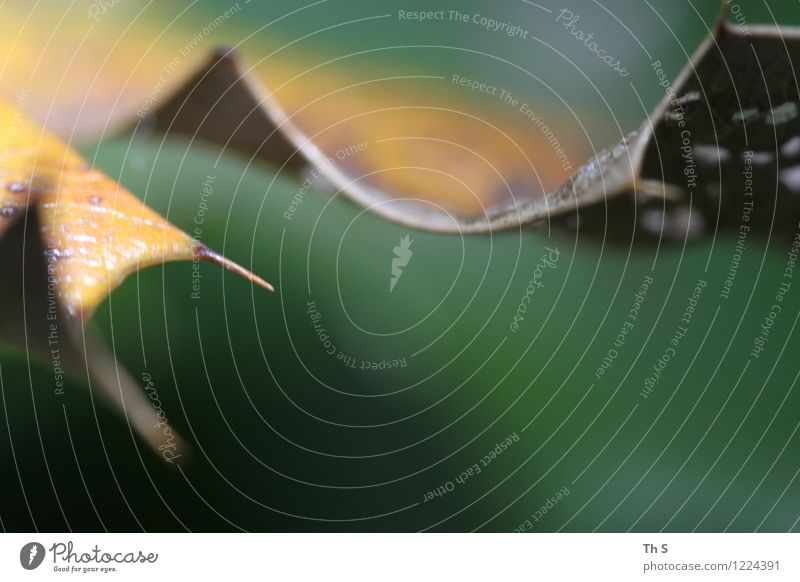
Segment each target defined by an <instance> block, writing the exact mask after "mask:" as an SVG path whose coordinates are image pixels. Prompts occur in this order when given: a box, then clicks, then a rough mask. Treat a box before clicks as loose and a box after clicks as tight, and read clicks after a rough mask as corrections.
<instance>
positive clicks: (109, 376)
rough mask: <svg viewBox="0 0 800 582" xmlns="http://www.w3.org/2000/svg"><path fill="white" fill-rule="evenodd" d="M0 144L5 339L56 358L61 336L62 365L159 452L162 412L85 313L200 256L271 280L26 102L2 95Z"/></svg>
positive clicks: (0, 292)
mask: <svg viewBox="0 0 800 582" xmlns="http://www.w3.org/2000/svg"><path fill="white" fill-rule="evenodd" d="M0 147H1V148H2V149H0V243H2V250H0V262H2V264H4V266H5V270H4V275H3V286H2V288H0V301H2V304H3V308H2V313H1V314H0V315H2V318H1V319H0V339H3V340H4V341H6V342H9V343H12V344H15V345H17V346H18V347H21V348H23V349H24V350H26V352H28V353H31V352H32V353H38V354H39V355H45V356H50V357H51V358H52V357H53V345H54V344H53V343H52V342H51V340H54V341H55V342H56V344H57V345H58V348H57V350H58V352H57V353H58V356H57V360H58V362H59V366H61V363H62V361H63V365H64V366H65V367H66V368H67V370H68V371H69V372H71V373H73V374H82V373H86V375H87V380H88V381H89V382H90V383H91V384H93V385H94V386H95V387H96V388H98V389H100V391H101V393H102V394H103V395H104V396H105V397H106V399H108V400H110V401H111V402H112V403H113V404H115V405H117V407H118V408H120V409H121V410H122V411H123V412H124V413H125V414H126V416H127V417H128V418H129V420H130V421H131V423H132V424H133V426H134V427H136V429H137V431H138V432H139V433H140V435H141V436H142V437H143V438H144V439H145V440H146V441H147V442H148V443H149V444H150V445H151V446H152V447H154V448H155V449H158V448H159V446H161V444H162V442H161V437H162V436H163V430H154V427H156V426H158V425H159V422H160V421H161V420H162V419H159V418H158V417H157V415H156V411H155V409H154V408H153V406H152V404H151V403H150V402H149V401H148V399H147V398H146V397H145V396H144V395H143V393H142V392H141V391H140V389H139V388H138V386H137V384H136V382H135V381H133V380H132V379H131V378H130V376H129V375H128V374H127V373H126V372H125V371H124V370H121V369H120V367H119V366H118V365H117V364H116V362H115V360H114V358H113V356H112V355H111V354H109V353H108V352H107V350H106V349H105V348H104V347H102V343H101V342H100V341H98V339H96V338H95V337H94V336H93V333H92V332H91V331H89V330H86V329H84V328H83V324H84V322H85V320H86V319H87V317H88V316H89V315H91V313H92V312H93V311H94V310H95V308H96V307H97V306H98V305H99V304H100V302H102V301H103V299H104V298H105V297H106V296H107V295H108V294H109V293H110V292H111V291H113V290H114V289H115V288H116V287H117V286H118V285H119V284H120V283H121V282H122V281H123V280H124V279H125V277H126V276H127V275H129V274H130V273H132V272H134V271H136V270H138V269H141V268H144V267H147V266H150V265H154V264H158V263H164V262H167V261H178V260H189V259H193V258H199V259H203V260H207V261H211V262H214V263H216V264H219V265H221V266H223V267H225V268H227V269H229V270H231V271H233V272H235V273H237V274H238V275H241V276H243V277H245V278H247V279H248V280H250V281H252V282H253V283H255V284H257V285H260V286H262V287H265V288H267V289H270V290H271V289H272V287H271V286H270V285H269V284H268V283H267V282H265V281H264V280H262V279H261V278H259V277H257V276H255V275H253V274H252V273H250V272H249V271H247V270H245V269H244V268H242V267H240V266H239V265H237V264H235V263H233V262H231V261H229V260H228V259H226V258H224V257H222V256H221V255H220V254H218V253H216V252H214V251H212V250H211V249H209V248H207V247H206V246H204V245H202V244H200V243H199V242H198V241H197V240H196V239H194V238H193V237H190V236H189V235H187V234H186V233H184V232H182V231H181V230H179V229H178V228H176V227H175V226H173V225H172V224H170V223H169V222H168V221H167V220H166V219H164V218H163V217H161V216H160V215H159V214H158V213H156V212H154V211H153V210H151V209H150V208H148V207H147V206H146V205H145V204H144V203H142V202H141V201H140V200H139V199H138V198H136V197H135V196H133V194H131V193H130V192H128V191H127V190H126V189H125V188H123V187H122V186H120V185H119V184H117V183H116V182H114V181H113V180H111V179H110V178H108V177H107V176H105V175H104V174H103V173H101V172H100V171H98V170H96V169H94V168H92V167H91V166H90V165H89V164H88V163H87V162H86V161H85V160H84V159H83V158H82V157H81V156H80V155H78V154H77V153H75V152H74V151H72V150H71V149H70V148H69V147H67V146H66V145H64V144H63V143H62V142H61V141H60V140H59V139H58V138H56V137H54V136H52V135H50V134H49V133H48V132H46V131H44V130H43V129H41V128H40V127H39V126H38V125H36V124H35V123H33V122H32V121H29V120H28V119H26V118H25V115H24V112H23V111H22V108H21V107H20V105H19V104H17V105H16V106H14V105H11V104H9V103H6V102H0ZM51 336H52V337H51ZM161 424H163V422H161ZM169 430H170V431H171V429H169Z"/></svg>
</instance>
